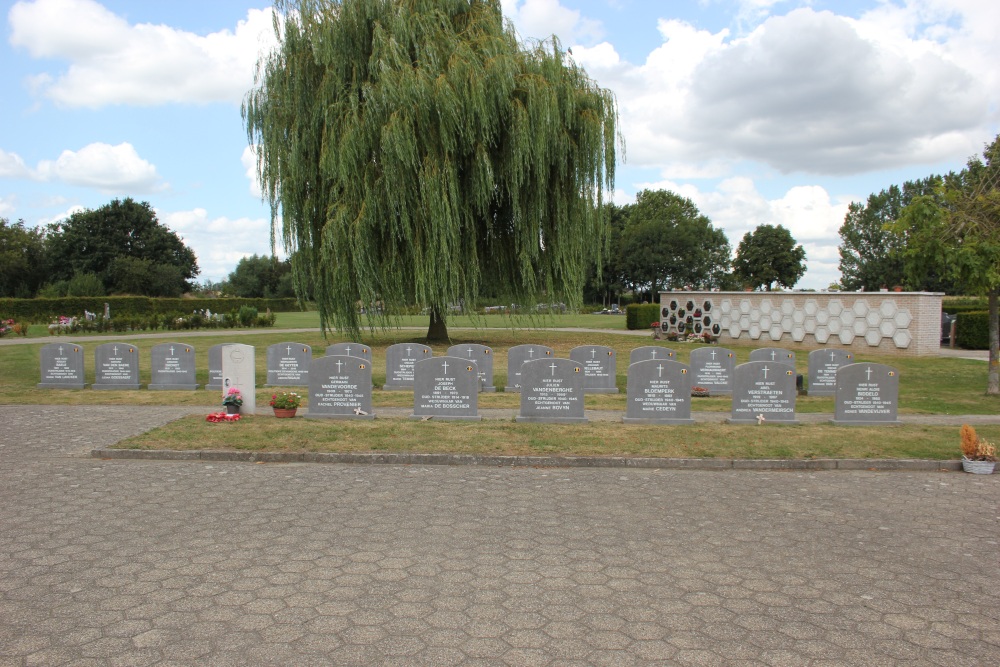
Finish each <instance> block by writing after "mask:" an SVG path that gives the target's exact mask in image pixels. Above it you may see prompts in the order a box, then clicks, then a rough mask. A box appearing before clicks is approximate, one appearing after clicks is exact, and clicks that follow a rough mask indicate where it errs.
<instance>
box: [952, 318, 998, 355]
mask: <svg viewBox="0 0 1000 667" xmlns="http://www.w3.org/2000/svg"><path fill="white" fill-rule="evenodd" d="M955 344H956V345H958V347H961V348H964V349H966V350H988V349H990V314H989V313H987V312H985V311H979V312H971V313H958V314H957V315H956V321H955Z"/></svg>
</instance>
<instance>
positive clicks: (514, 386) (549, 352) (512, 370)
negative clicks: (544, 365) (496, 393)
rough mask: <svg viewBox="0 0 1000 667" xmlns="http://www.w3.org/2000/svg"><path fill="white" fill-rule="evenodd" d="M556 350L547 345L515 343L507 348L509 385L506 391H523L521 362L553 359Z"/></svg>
mask: <svg viewBox="0 0 1000 667" xmlns="http://www.w3.org/2000/svg"><path fill="white" fill-rule="evenodd" d="M554 356H555V350H553V349H552V348H551V347H546V346H545V345H515V346H514V347H512V348H510V349H509V350H507V386H505V387H504V388H503V390H504V391H521V364H523V363H524V362H526V361H534V360H535V359H551V358H553V357H554Z"/></svg>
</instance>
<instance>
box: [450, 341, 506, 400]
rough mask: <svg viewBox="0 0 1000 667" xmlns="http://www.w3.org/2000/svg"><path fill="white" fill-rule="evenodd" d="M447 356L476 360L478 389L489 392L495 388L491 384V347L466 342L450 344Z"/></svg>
mask: <svg viewBox="0 0 1000 667" xmlns="http://www.w3.org/2000/svg"><path fill="white" fill-rule="evenodd" d="M447 354H448V356H449V357H461V358H462V359H468V360H469V361H474V362H476V366H477V367H478V368H479V387H480V389H479V391H485V392H491V391H496V390H497V388H496V387H495V386H494V385H493V349H492V348H490V347H487V346H486V345H477V344H475V343H467V344H465V345H452V346H451V347H449V348H448V352H447Z"/></svg>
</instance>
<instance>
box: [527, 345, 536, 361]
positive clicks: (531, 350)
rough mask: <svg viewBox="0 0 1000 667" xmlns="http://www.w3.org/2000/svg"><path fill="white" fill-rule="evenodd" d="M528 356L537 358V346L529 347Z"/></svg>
mask: <svg viewBox="0 0 1000 667" xmlns="http://www.w3.org/2000/svg"><path fill="white" fill-rule="evenodd" d="M528 358H529V359H534V358H535V348H533V347H529V348H528Z"/></svg>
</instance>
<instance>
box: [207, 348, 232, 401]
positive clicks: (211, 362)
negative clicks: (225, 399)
mask: <svg viewBox="0 0 1000 667" xmlns="http://www.w3.org/2000/svg"><path fill="white" fill-rule="evenodd" d="M226 345H235V343H219V344H218V345H213V346H212V347H210V348H208V384H206V385H205V389H210V390H212V391H219V390H220V389H222V348H224V347H225V346H226Z"/></svg>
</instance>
